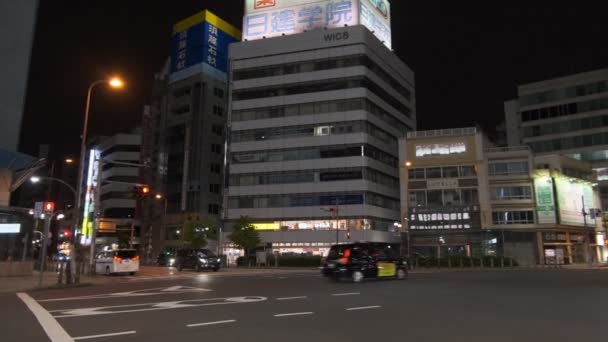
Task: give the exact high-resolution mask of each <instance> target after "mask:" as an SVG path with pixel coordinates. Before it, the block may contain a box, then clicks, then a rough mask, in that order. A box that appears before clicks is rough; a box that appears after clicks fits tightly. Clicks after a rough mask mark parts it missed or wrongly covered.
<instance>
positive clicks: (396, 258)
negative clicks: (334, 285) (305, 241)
mask: <svg viewBox="0 0 608 342" xmlns="http://www.w3.org/2000/svg"><path fill="white" fill-rule="evenodd" d="M399 247H400V246H399V244H390V243H381V242H365V243H364V242H358V243H351V244H342V245H334V246H332V247H331V249H330V250H329V253H328V254H327V256H326V257H324V258H323V262H322V266H321V273H322V274H323V275H324V276H326V277H328V278H330V279H334V280H337V281H339V280H342V279H350V280H352V281H353V282H355V283H360V282H362V281H363V280H365V279H371V278H379V279H406V278H407V263H406V262H405V260H404V259H403V258H401V256H400V253H399Z"/></svg>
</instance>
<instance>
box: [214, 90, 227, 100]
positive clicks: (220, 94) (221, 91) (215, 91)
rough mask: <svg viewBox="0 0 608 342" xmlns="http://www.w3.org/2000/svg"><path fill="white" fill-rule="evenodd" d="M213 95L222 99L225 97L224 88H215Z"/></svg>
mask: <svg viewBox="0 0 608 342" xmlns="http://www.w3.org/2000/svg"><path fill="white" fill-rule="evenodd" d="M213 95H215V96H217V97H218V98H220V99H223V98H224V89H220V88H213Z"/></svg>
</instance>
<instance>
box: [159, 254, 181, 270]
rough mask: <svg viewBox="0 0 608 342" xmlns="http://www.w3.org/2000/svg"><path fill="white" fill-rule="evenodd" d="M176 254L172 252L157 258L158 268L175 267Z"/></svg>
mask: <svg viewBox="0 0 608 342" xmlns="http://www.w3.org/2000/svg"><path fill="white" fill-rule="evenodd" d="M175 260H176V257H175V254H174V253H172V252H165V253H161V254H159V255H158V258H156V264H157V265H158V266H165V267H172V266H175Z"/></svg>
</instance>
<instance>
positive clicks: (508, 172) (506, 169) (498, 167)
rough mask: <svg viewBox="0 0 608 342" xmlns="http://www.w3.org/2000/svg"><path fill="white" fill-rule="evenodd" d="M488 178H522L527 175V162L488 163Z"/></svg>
mask: <svg viewBox="0 0 608 342" xmlns="http://www.w3.org/2000/svg"><path fill="white" fill-rule="evenodd" d="M488 168H489V173H490V176H518V175H520V176H523V175H529V173H530V171H529V169H528V162H525V161H522V162H508V163H490V164H489V165H488Z"/></svg>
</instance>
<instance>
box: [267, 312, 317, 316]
mask: <svg viewBox="0 0 608 342" xmlns="http://www.w3.org/2000/svg"><path fill="white" fill-rule="evenodd" d="M312 314H314V312H292V313H285V314H278V315H274V317H289V316H304V315H312Z"/></svg>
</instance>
